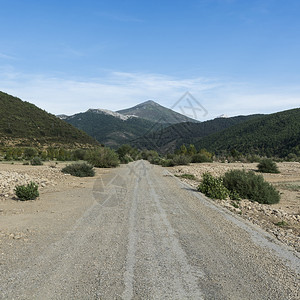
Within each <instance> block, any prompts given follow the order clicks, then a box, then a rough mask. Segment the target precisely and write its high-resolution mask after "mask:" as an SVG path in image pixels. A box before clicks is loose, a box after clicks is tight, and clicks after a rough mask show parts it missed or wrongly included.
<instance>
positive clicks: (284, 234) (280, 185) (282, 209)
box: [168, 162, 300, 252]
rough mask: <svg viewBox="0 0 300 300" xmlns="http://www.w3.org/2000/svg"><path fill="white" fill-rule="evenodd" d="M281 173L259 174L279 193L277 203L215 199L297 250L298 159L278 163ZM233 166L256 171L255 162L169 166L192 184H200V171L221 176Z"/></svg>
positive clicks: (299, 233)
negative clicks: (184, 175) (186, 177)
mask: <svg viewBox="0 0 300 300" xmlns="http://www.w3.org/2000/svg"><path fill="white" fill-rule="evenodd" d="M278 167H279V170H280V174H269V173H266V174H262V175H263V176H264V178H265V180H266V181H268V182H270V183H271V184H273V185H274V186H275V187H276V189H277V190H278V191H279V192H280V194H281V200H280V202H279V203H278V204H274V205H264V204H259V203H256V202H251V201H249V200H247V199H242V200H240V201H231V200H215V201H216V203H218V204H219V205H221V206H223V207H226V208H227V209H229V210H231V211H233V212H234V213H236V214H239V215H242V216H243V217H244V218H246V219H248V220H250V221H251V222H253V223H255V224H258V225H259V226H260V227H262V228H263V229H265V230H266V231H268V232H270V233H271V234H273V235H274V236H276V238H277V239H278V240H280V241H282V242H283V243H285V244H287V245H289V246H291V247H293V248H294V249H295V250H297V251H298V252H300V163H296V162H284V163H278ZM232 169H245V170H246V171H250V170H252V171H256V170H257V163H216V162H214V163H203V164H191V165H190V166H176V167H171V168H168V170H169V171H170V172H171V173H173V174H174V175H176V176H178V178H180V179H181V180H182V181H184V182H186V183H188V184H190V185H191V186H193V187H194V188H197V186H198V185H199V183H200V181H201V178H202V175H203V174H204V173H206V172H210V173H211V174H212V175H214V176H221V175H223V174H225V173H226V172H227V171H229V170H232ZM183 174H192V175H194V176H195V177H196V180H189V179H184V178H181V177H180V176H181V175H183Z"/></svg>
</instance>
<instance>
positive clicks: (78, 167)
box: [61, 163, 95, 177]
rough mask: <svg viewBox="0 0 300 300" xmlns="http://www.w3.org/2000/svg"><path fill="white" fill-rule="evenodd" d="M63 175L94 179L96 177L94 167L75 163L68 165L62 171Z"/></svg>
mask: <svg viewBox="0 0 300 300" xmlns="http://www.w3.org/2000/svg"><path fill="white" fill-rule="evenodd" d="M61 171H62V172H63V173H66V174H71V175H73V176H77V177H93V176H95V171H94V170H93V166H91V165H88V164H86V163H75V164H71V165H67V166H66V167H64V168H63V169H62V170H61Z"/></svg>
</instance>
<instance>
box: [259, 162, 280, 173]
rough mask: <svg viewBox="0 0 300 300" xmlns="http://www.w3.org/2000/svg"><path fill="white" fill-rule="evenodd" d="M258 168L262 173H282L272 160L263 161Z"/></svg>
mask: <svg viewBox="0 0 300 300" xmlns="http://www.w3.org/2000/svg"><path fill="white" fill-rule="evenodd" d="M257 167H258V171H259V172H262V173H280V172H279V170H278V167H277V164H276V163H275V162H274V161H273V160H272V159H270V158H265V159H262V160H261V161H260V163H259V164H258V165H257Z"/></svg>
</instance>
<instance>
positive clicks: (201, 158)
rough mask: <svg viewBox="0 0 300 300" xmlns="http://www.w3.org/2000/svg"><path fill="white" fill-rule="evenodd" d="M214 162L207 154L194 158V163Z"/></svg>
mask: <svg viewBox="0 0 300 300" xmlns="http://www.w3.org/2000/svg"><path fill="white" fill-rule="evenodd" d="M205 162H212V159H211V158H210V157H208V156H207V155H205V154H201V153H197V154H195V155H193V156H192V163H205Z"/></svg>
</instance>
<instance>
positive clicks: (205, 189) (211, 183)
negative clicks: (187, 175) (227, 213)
mask: <svg viewBox="0 0 300 300" xmlns="http://www.w3.org/2000/svg"><path fill="white" fill-rule="evenodd" d="M198 191H199V192H201V193H203V194H204V195H205V196H207V197H210V198H213V199H226V198H227V197H228V196H229V191H228V189H227V188H226V187H225V186H224V185H223V180H222V178H216V177H214V176H212V175H211V174H210V173H204V174H203V177H202V182H201V184H200V185H199V186H198Z"/></svg>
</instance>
